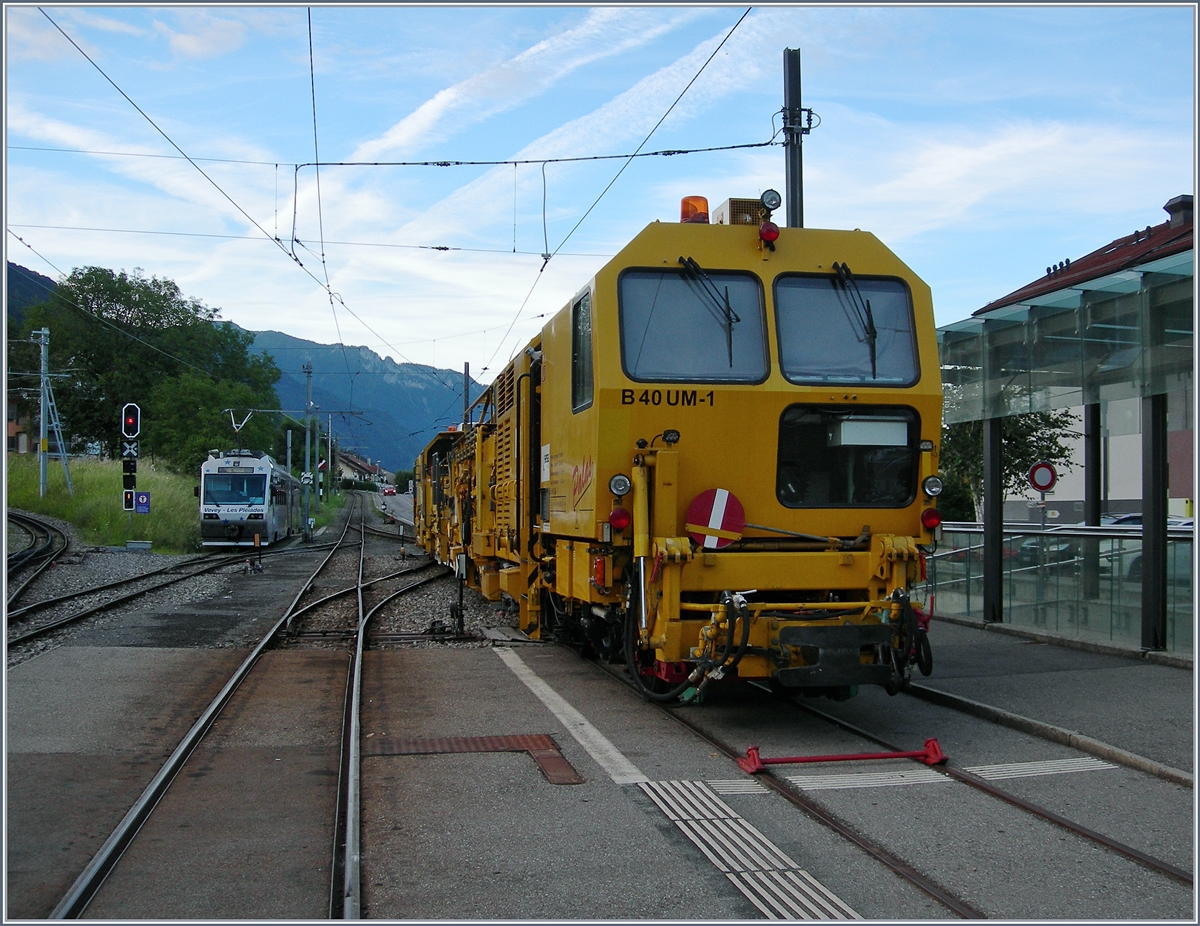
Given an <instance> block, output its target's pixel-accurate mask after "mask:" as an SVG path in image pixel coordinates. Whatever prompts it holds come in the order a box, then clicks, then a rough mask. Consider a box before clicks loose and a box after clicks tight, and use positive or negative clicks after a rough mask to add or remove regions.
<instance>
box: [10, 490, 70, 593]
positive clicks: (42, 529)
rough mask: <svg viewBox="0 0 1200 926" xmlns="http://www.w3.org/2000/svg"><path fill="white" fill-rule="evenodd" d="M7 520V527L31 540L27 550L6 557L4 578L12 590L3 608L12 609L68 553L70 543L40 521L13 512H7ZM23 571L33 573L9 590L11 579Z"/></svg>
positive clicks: (39, 519) (51, 527)
mask: <svg viewBox="0 0 1200 926" xmlns="http://www.w3.org/2000/svg"><path fill="white" fill-rule="evenodd" d="M7 517H8V521H9V523H11V524H13V525H14V526H16V527H17V528H18V529H19V530H21V531H23V532H24V533H26V534H27V535H28V536H29V538H30V542H29V544H28V546H26V547H23V548H22V549H20V550H16V551H14V552H12V553H9V554H8V572H7V575H8V583H9V586H10V589H11V590H10V591H9V594H8V598H7V599H6V604H7V605H8V607H10V608H11V607H12V605H13V602H15V601H16V600H17V599H18V598H20V597H21V595H22V594H24V592H25V590H26V589H27V588H29V586H30V585H32V584H33V582H34V580H36V579H37V578H38V576H40V575H41V574H42V573H43V572H45V571H46V569H48V568H49V567H50V566H51V564H53V563H54V562H55V561H57V560H58V559H59V558H61V557H62V555H63V554H64V553H66V552H67V550H68V548H69V547H70V541H69V540H68V538H67V535H66V534H65V533H64V532H63V531H61V530H60V529H59V528H57V527H55V526H54V525H53V524H51V523H50V522H49V521H43V520H42V519H41V518H35V517H32V516H30V515H26V514H19V513H17V512H12V511H10V512H8V515H7ZM26 569H30V570H32V571H31V572H29V574H28V575H26V576H24V578H23V579H22V580H21V581H20V583H19V584H18V585H17V586H16V587H15V588H14V587H12V583H13V580H14V578H16V577H17V576H18V575H20V574H21V573H23V572H24V571H25V570H26Z"/></svg>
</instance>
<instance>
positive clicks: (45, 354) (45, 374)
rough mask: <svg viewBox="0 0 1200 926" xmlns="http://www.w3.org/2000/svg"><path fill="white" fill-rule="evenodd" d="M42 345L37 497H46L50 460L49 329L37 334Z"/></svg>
mask: <svg viewBox="0 0 1200 926" xmlns="http://www.w3.org/2000/svg"><path fill="white" fill-rule="evenodd" d="M38 336H39V341H40V342H41V345H42V397H41V398H42V423H41V426H40V432H41V433H40V434H39V436H38V473H39V481H38V496H39V497H41V498H45V497H46V462H47V461H48V460H49V458H50V432H49V430H48V427H47V426H48V424H49V422H48V421H47V417H46V416H47V406H48V405H49V402H48V401H47V398H48V395H47V390H48V389H49V388H50V329H49V328H43V329H42V330H41V331H39V332H38Z"/></svg>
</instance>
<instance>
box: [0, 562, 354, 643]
mask: <svg viewBox="0 0 1200 926" xmlns="http://www.w3.org/2000/svg"><path fill="white" fill-rule="evenodd" d="M334 543H336V541H334ZM329 545H330V544H327V543H322V544H314V545H312V546H311V547H308V548H306V549H304V550H298V549H294V548H292V549H282V550H281V549H278V548H276V549H273V550H263V551H262V553H261V555H262V556H293V555H295V554H296V553H309V552H312V551H314V550H321V549H324V548H325V547H327V546H329ZM212 557H222V560H221V564H222V565H228V564H229V563H235V562H237V561H238V560H245V559H246V557H245V556H243V555H242V554H241V553H233V554H224V555H222V554H220V553H204V554H201V555H200V556H195V557H193V558H191V559H186V560H183V561H182V562H179V563H172V564H171V565H169V566H162V567H161V568H159V569H151V570H150V571H149V572H143V573H141V575H136V576H127V577H126V578H124V579H114V580H113V581H112V582H105V583H104V584H103V585H93V586H92V587H91V588H89V589H87V590H86V591H82V592H70V593H68V594H65V595H56V596H54V597H53V598H43V599H42V600H41V601H35V602H32V603H31V604H27V605H24V606H23V607H20V608H16V609H14V610H12V611H9V612H8V614H7V620H8V623H12V622H13V621H15V620H16V619H17V618H19V617H24V616H25V615H26V614H30V613H32V612H34V611H41V610H43V609H45V608H48V607H50V606H51V605H55V604H59V603H61V602H63V601H73V600H74V599H76V598H83V597H86V596H88V595H92V594H94V593H96V592H102V591H106V590H107V589H110V588H117V587H118V586H121V585H132V584H133V583H134V582H140V581H142V580H143V579H148V578H150V577H151V576H157V575H162V574H163V573H165V572H173V571H175V570H178V569H184V568H186V567H188V566H191V565H194V564H196V563H204V562H213V559H212ZM200 574H201V573H191V574H189V575H187V576H185V577H184V578H191V577H192V576H195V575H200ZM161 587H162V586H155V588H161ZM153 590H154V589H153V588H151V589H148V590H147V591H153ZM9 642H12V641H11V640H10V641H9Z"/></svg>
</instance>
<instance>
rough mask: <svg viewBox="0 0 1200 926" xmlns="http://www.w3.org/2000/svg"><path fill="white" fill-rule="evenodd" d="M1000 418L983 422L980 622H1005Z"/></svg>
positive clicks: (1002, 459) (1002, 473)
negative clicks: (981, 610)
mask: <svg viewBox="0 0 1200 926" xmlns="http://www.w3.org/2000/svg"><path fill="white" fill-rule="evenodd" d="M1003 424H1004V419H1003V418H985V419H984V420H983V619H984V620H985V621H988V622H989V623H990V622H997V623H998V622H1000V621H1003V620H1004V558H1003V548H1004V456H1003V452H1002V449H1001V446H1002V444H1001V440H1002V434H1003Z"/></svg>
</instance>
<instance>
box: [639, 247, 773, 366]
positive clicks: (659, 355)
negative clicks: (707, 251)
mask: <svg viewBox="0 0 1200 926" xmlns="http://www.w3.org/2000/svg"><path fill="white" fill-rule="evenodd" d="M619 297H620V311H621V360H622V363H623V365H624V368H625V374H626V375H627V376H628V377H629V378H630V379H634V380H640V381H643V382H647V381H648V382H701V383H721V382H730V383H759V382H762V381H763V380H764V379H766V377H767V342H766V334H765V329H766V326H765V323H764V321H763V316H764V311H763V298H762V287H761V285H760V283H759V281H758V277H756V276H753V275H752V274H748V273H730V272H722V271H719V270H707V271H706V270H704V269H703V268H701V267H700V266H699V265H698V264H696V262H695V261H693V260H691V259H690V258H680V266H679V267H672V268H670V269H666V268H664V269H662V270H627V271H625V272H624V273H623V274H622V275H621V280H620V283H619Z"/></svg>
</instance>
